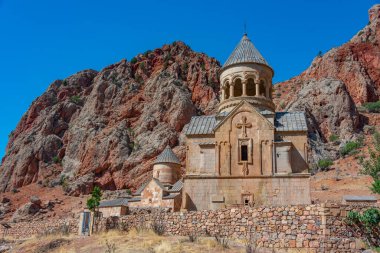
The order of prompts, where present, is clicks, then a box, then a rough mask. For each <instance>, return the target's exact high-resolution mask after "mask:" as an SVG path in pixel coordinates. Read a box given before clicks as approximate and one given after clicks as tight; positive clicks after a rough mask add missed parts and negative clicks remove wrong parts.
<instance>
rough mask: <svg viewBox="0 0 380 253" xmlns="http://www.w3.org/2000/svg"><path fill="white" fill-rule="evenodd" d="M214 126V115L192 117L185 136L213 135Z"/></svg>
mask: <svg viewBox="0 0 380 253" xmlns="http://www.w3.org/2000/svg"><path fill="white" fill-rule="evenodd" d="M215 125H216V119H215V115H210V116H194V117H192V118H191V120H190V123H189V125H188V127H187V130H186V133H185V134H186V135H210V134H214V133H213V131H212V130H213V129H214V126H215Z"/></svg>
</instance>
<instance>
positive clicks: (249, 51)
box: [222, 34, 269, 69]
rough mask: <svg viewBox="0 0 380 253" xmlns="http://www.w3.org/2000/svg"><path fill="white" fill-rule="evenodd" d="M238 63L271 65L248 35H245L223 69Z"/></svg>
mask: <svg viewBox="0 0 380 253" xmlns="http://www.w3.org/2000/svg"><path fill="white" fill-rule="evenodd" d="M238 63H259V64H264V65H267V66H268V67H269V64H268V63H267V61H266V60H265V59H264V57H263V56H262V55H261V54H260V52H259V51H258V50H257V49H256V47H255V46H254V45H253V43H252V42H251V40H250V39H249V38H248V36H247V34H244V36H243V38H242V39H241V40H240V42H239V44H238V45H237V46H236V48H235V49H234V51H233V52H232V54H231V55H230V57H228V59H227V61H226V62H225V63H224V65H223V67H222V69H224V68H226V67H228V66H230V65H234V64H238Z"/></svg>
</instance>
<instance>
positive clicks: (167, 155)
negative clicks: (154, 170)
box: [153, 145, 181, 164]
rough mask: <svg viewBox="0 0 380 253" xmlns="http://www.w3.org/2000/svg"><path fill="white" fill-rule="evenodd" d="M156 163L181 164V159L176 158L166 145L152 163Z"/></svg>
mask: <svg viewBox="0 0 380 253" xmlns="http://www.w3.org/2000/svg"><path fill="white" fill-rule="evenodd" d="M157 163H175V164H181V161H180V160H179V159H178V157H177V156H176V155H175V154H174V152H173V150H172V149H171V148H170V147H169V145H168V146H166V148H165V149H164V151H162V153H161V154H159V155H158V156H157V158H156V160H155V161H154V163H153V164H157Z"/></svg>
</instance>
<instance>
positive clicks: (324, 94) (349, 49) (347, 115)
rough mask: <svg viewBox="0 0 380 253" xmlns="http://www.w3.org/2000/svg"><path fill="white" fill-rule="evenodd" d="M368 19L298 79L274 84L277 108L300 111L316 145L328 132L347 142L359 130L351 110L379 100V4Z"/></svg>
mask: <svg viewBox="0 0 380 253" xmlns="http://www.w3.org/2000/svg"><path fill="white" fill-rule="evenodd" d="M369 15H370V22H369V23H368V25H367V26H365V27H364V28H363V29H362V30H361V31H359V32H358V33H357V34H356V35H355V36H354V37H353V38H352V39H351V40H350V41H349V42H347V43H346V44H344V45H342V46H340V47H337V48H333V49H331V50H330V51H328V52H327V53H325V54H324V55H323V56H318V57H316V58H315V59H314V60H313V62H312V64H311V66H310V67H309V68H308V69H307V70H305V71H304V72H303V73H302V74H301V75H299V76H297V77H294V78H292V79H290V80H288V81H285V82H282V83H279V84H277V85H275V92H274V98H275V103H276V105H277V109H278V110H284V109H285V110H286V109H289V110H293V109H303V108H304V109H305V110H306V111H307V114H308V117H309V122H310V123H311V124H310V126H311V130H312V131H311V132H312V135H313V134H317V135H319V139H320V141H321V143H323V142H326V140H328V137H329V136H330V135H332V134H335V135H338V136H340V139H341V140H347V139H350V138H352V137H353V135H354V134H355V132H357V131H360V130H361V127H362V126H363V124H361V123H363V121H362V120H360V116H359V113H358V112H357V110H356V108H355V107H356V106H358V105H361V104H362V103H365V102H370V101H377V100H378V99H379V94H380V46H379V42H380V20H379V18H378V17H379V16H380V5H375V6H373V7H372V8H371V9H370V10H369ZM313 151H315V148H313Z"/></svg>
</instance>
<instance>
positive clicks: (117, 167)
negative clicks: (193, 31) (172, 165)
mask: <svg viewBox="0 0 380 253" xmlns="http://www.w3.org/2000/svg"><path fill="white" fill-rule="evenodd" d="M218 69H219V63H218V62H217V61H216V60H215V59H213V58H210V57H207V56H206V55H204V54H200V53H196V52H194V51H192V50H191V49H190V48H189V47H188V46H186V45H185V44H183V43H182V42H176V43H173V44H171V45H165V46H163V47H162V48H159V49H156V50H154V51H151V52H147V53H145V54H140V55H138V56H137V57H136V61H133V62H132V63H131V62H127V61H126V60H122V61H120V62H118V63H116V64H113V65H110V66H108V67H106V68H104V69H103V70H102V71H100V72H99V73H98V72H96V71H93V70H86V71H82V72H79V73H77V74H75V75H72V76H70V77H68V78H66V79H65V80H58V81H55V82H53V83H52V84H51V85H50V86H49V88H48V90H47V91H46V92H45V93H44V94H43V95H42V96H40V97H39V98H37V99H36V100H35V101H34V102H33V104H32V106H31V107H30V109H29V110H28V112H27V113H26V114H25V116H24V117H23V118H22V119H21V121H20V123H19V124H18V126H17V128H16V129H15V130H14V131H13V133H12V134H11V136H10V140H9V143H8V146H7V151H6V152H7V155H6V156H5V157H4V158H3V162H2V165H1V173H0V190H2V191H9V190H12V189H13V188H17V187H21V186H24V185H28V184H30V183H34V182H38V181H41V182H45V181H52V182H57V179H58V180H59V179H60V177H61V175H64V176H65V177H66V178H67V184H68V186H69V187H67V192H68V193H69V194H73V195H79V194H81V193H88V192H89V191H90V190H91V189H92V187H93V184H97V185H99V186H101V187H102V188H103V189H106V190H107V189H108V190H115V189H123V188H131V189H136V188H137V187H138V186H139V185H140V184H141V183H142V182H143V181H145V180H146V179H147V177H148V176H149V175H150V174H151V163H152V160H153V159H154V158H155V156H156V155H158V154H159V153H160V152H161V151H162V150H163V149H164V147H165V146H166V145H167V144H169V145H170V146H172V147H173V146H177V145H178V144H179V136H180V132H181V130H182V128H183V126H184V125H185V124H186V123H187V122H188V121H189V120H190V118H191V116H193V115H196V114H205V113H210V112H211V111H213V110H214V108H215V107H216V104H217V95H218V88H219V86H218V85H217V83H218V79H217V71H218ZM174 152H175V153H176V154H177V155H178V156H179V157H180V158H181V160H182V161H183V160H184V153H185V152H184V148H183V146H180V147H177V148H175V149H174ZM88 175H93V176H92V177H91V176H88ZM84 176H87V178H85V179H86V180H82V179H81V178H82V177H84ZM71 182H74V183H73V185H71ZM49 185H50V184H49ZM54 185H56V184H54Z"/></svg>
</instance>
